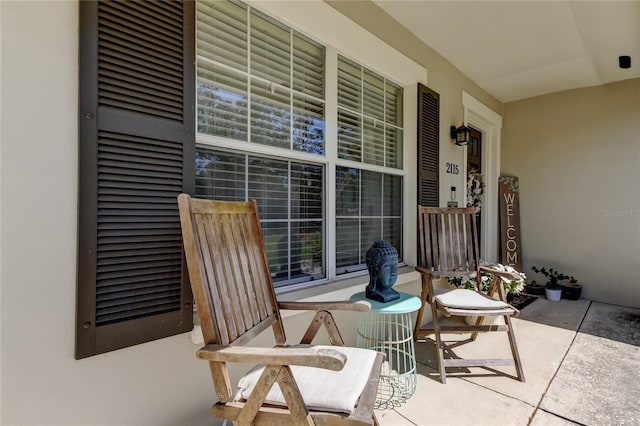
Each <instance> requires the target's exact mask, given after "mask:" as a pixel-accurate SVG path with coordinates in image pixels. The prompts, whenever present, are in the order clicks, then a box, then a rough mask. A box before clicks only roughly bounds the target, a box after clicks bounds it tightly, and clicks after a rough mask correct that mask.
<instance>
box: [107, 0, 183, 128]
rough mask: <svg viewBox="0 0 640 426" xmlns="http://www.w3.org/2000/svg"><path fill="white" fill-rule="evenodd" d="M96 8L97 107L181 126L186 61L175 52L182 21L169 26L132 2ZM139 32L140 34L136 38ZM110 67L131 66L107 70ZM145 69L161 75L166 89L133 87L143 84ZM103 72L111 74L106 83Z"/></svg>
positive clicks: (179, 18)
mask: <svg viewBox="0 0 640 426" xmlns="http://www.w3.org/2000/svg"><path fill="white" fill-rule="evenodd" d="M150 7H151V9H154V8H155V7H154V6H150ZM98 8H99V16H100V18H101V21H100V22H101V24H100V25H98V103H99V104H100V105H107V106H110V107H114V108H117V109H122V110H130V111H134V112H138V113H143V114H149V115H154V116H158V117H162V118H166V119H170V120H182V118H183V117H182V114H183V108H184V104H183V102H182V100H183V99H182V96H180V95H181V94H183V93H184V92H183V90H182V88H183V85H182V76H183V75H184V65H183V63H184V61H183V57H182V54H181V50H177V51H176V48H177V47H178V46H180V45H181V41H182V16H181V15H176V16H174V17H173V20H172V22H167V19H168V17H167V16H166V15H165V14H158V13H155V12H152V11H151V10H150V9H148V8H146V7H142V6H140V5H139V4H137V3H136V2H106V1H103V2H99V5H98ZM122 28H126V30H123V29H122ZM138 32H139V33H142V34H141V35H140V36H138V35H137V33H138ZM151 40H152V41H151ZM176 42H177V43H176ZM114 61H117V62H120V63H124V64H131V65H129V66H124V67H122V66H120V67H115V66H110V65H109V64H110V63H111V62H114ZM145 68H148V69H153V70H154V71H153V72H155V73H160V74H161V75H163V77H164V80H165V81H164V82H163V83H164V84H163V85H165V86H166V88H165V89H163V90H160V91H158V90H157V88H156V87H153V86H151V87H150V86H149V85H138V84H136V81H138V80H144V71H143V70H144V69H145ZM105 69H108V70H109V71H111V72H110V74H109V76H108V77H107V75H106V74H105V72H103V70H105ZM165 92H166V93H173V94H174V96H173V99H171V98H167V96H166V95H164V93H165ZM161 93H162V95H161ZM175 95H177V97H176V96H175Z"/></svg>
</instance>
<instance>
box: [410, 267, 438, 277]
mask: <svg viewBox="0 0 640 426" xmlns="http://www.w3.org/2000/svg"><path fill="white" fill-rule="evenodd" d="M416 271H418V272H420V273H421V274H423V275H427V276H429V277H431V279H434V280H437V279H439V278H440V273H439V272H438V271H430V270H428V269H427V268H423V267H422V266H416Z"/></svg>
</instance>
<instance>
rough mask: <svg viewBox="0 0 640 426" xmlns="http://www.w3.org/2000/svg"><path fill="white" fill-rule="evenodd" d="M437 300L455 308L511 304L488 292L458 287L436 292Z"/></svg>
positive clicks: (477, 307) (502, 306) (488, 307)
mask: <svg viewBox="0 0 640 426" xmlns="http://www.w3.org/2000/svg"><path fill="white" fill-rule="evenodd" d="M436 294H437V295H436V297H435V299H436V301H437V302H438V303H439V304H440V305H442V306H446V307H448V308H453V309H504V308H510V306H509V305H508V304H506V303H504V302H502V301H501V300H496V299H494V298H492V297H489V296H487V295H486V294H482V293H478V292H477V291H473V290H466V289H462V288H456V289H453V290H445V291H442V292H437V293H436Z"/></svg>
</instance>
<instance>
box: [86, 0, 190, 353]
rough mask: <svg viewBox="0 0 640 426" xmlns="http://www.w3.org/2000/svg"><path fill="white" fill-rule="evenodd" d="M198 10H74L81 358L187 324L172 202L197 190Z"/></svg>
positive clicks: (186, 5)
mask: <svg viewBox="0 0 640 426" xmlns="http://www.w3.org/2000/svg"><path fill="white" fill-rule="evenodd" d="M194 9H195V5H194V3H193V2H190V1H185V2H180V1H168V2H113V1H99V2H97V3H95V2H81V3H80V10H81V19H80V23H81V29H80V31H81V37H80V40H81V72H80V79H81V97H80V103H81V106H80V109H81V114H82V115H81V120H82V121H81V131H80V157H81V164H80V175H81V177H80V193H81V197H80V214H79V217H80V225H79V226H80V244H79V251H80V254H79V262H78V268H79V269H78V270H79V272H78V277H79V283H78V328H77V330H78V331H77V333H76V334H77V347H76V356H77V357H78V358H82V357H86V356H90V355H94V354H96V353H101V352H106V351H109V350H113V349H118V348H121V347H125V346H129V345H133V344H137V343H142V342H145V341H149V340H153V339H157V338H160V337H165V336H169V335H172V334H176V333H180V332H185V331H189V330H190V329H191V328H192V299H191V294H190V289H189V286H188V282H187V281H186V274H185V273H184V272H185V271H184V264H183V255H182V244H181V234H180V221H179V215H178V209H177V201H176V197H177V195H178V194H179V193H181V192H189V193H191V192H193V185H194V176H193V174H194V172H193V170H194V162H195V160H194V153H195V140H194V127H195V116H194V113H195V111H194V110H195V108H194V105H195V82H194V76H193V75H194V74H195V69H194V67H195V66H194V56H195V48H194V46H195V10H194ZM88 304H91V306H87V305H88ZM155 318H157V320H156V319H155Z"/></svg>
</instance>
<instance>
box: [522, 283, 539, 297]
mask: <svg viewBox="0 0 640 426" xmlns="http://www.w3.org/2000/svg"><path fill="white" fill-rule="evenodd" d="M524 291H525V292H526V293H527V294H530V295H532V296H541V295H543V294H544V287H543V286H541V285H531V284H527V285H526V286H525V288H524Z"/></svg>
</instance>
